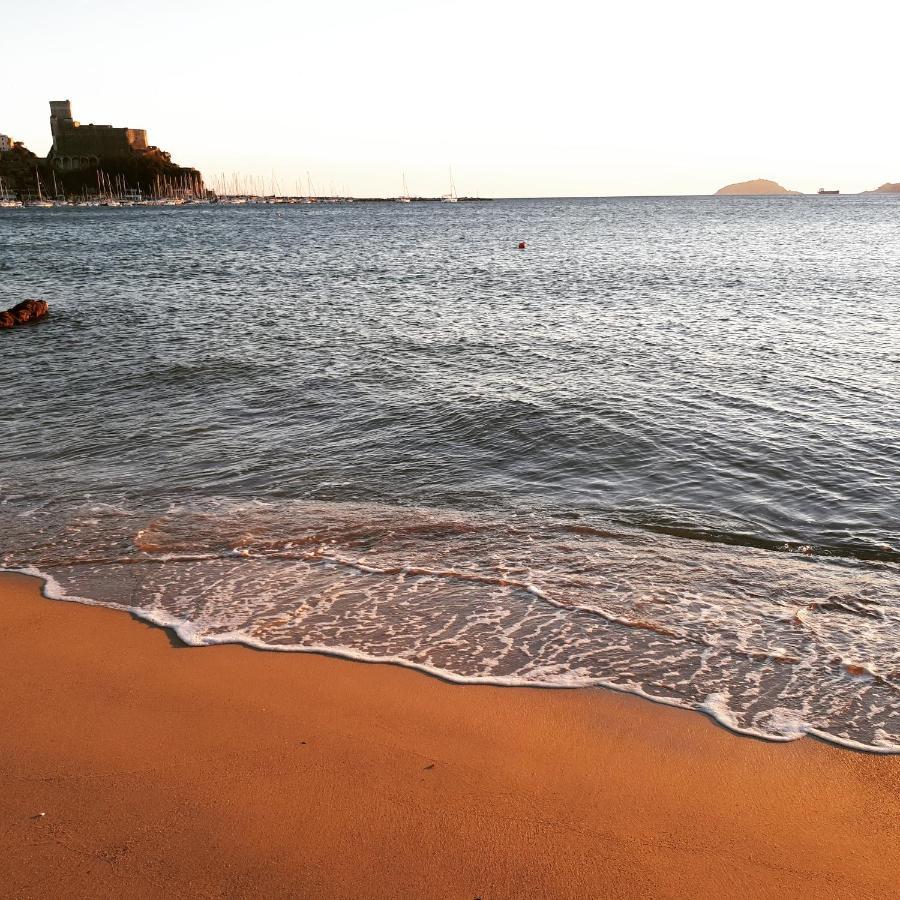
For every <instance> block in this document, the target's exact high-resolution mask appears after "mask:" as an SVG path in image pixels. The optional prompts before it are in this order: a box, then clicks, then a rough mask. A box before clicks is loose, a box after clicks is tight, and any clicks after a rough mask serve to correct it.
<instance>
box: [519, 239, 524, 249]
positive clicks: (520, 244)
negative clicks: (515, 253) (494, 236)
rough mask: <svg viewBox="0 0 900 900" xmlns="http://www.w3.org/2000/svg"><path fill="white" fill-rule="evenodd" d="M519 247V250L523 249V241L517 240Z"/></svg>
mask: <svg viewBox="0 0 900 900" xmlns="http://www.w3.org/2000/svg"><path fill="white" fill-rule="evenodd" d="M519 249H520V250H524V249H525V241H519Z"/></svg>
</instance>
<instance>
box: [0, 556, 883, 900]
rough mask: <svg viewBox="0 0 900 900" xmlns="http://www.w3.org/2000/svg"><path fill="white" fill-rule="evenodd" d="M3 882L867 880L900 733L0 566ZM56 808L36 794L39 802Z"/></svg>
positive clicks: (482, 891)
mask: <svg viewBox="0 0 900 900" xmlns="http://www.w3.org/2000/svg"><path fill="white" fill-rule="evenodd" d="M0 603H2V611H0V679H2V682H0V684H2V687H0V718H2V721H4V722H7V723H10V724H11V727H8V728H5V729H0V752H2V757H0V758H2V761H3V764H2V775H0V778H2V793H0V860H3V862H2V863H0V869H7V870H8V871H5V872H4V871H0V883H3V884H4V885H5V887H4V890H7V891H9V893H10V895H11V896H16V897H30V896H37V895H39V894H44V895H45V894H46V889H47V887H48V886H51V885H53V884H59V883H61V882H63V881H65V883H66V884H67V886H68V890H67V894H68V895H69V896H88V895H93V896H97V895H103V896H108V895H110V894H116V895H126V894H133V895H137V896H163V895H166V894H172V893H178V892H181V893H184V892H189V893H190V894H191V895H193V896H218V895H221V894H223V893H229V894H230V895H237V896H246V895H251V894H259V895H274V896H283V895H286V894H294V895H298V894H299V895H301V896H309V895H315V896H322V897H332V896H333V897H346V896H360V897H370V896H371V897H380V896H394V897H449V896H460V897H466V896H470V897H484V898H485V900H487V898H488V897H491V898H495V897H517V896H526V895H527V896H531V897H588V896H599V895H603V896H638V895H642V896H647V895H653V896H685V895H694V896H697V895H712V894H715V893H720V894H721V893H727V894H731V895H733V894H735V893H737V892H738V891H740V892H741V893H744V894H747V895H748V896H760V897H762V896H771V895H772V893H774V892H775V891H784V892H786V893H787V894H789V895H791V896H814V895H815V896H840V895H849V894H853V895H855V896H861V897H868V896H872V897H875V896H878V895H886V894H888V893H889V891H890V888H891V887H892V886H893V885H895V884H896V883H897V882H898V881H900V851H898V850H897V847H898V844H900V842H898V837H900V824H898V823H900V758H898V757H897V756H889V755H877V754H871V753H866V752H853V751H849V750H847V749H843V748H840V747H837V746H834V745H831V744H827V743H824V742H821V741H819V740H816V739H813V740H809V739H800V740H797V741H794V742H791V743H773V742H769V741H763V740H754V739H748V738H746V737H741V736H738V735H735V734H733V733H731V732H729V731H726V730H725V728H724V727H721V726H719V725H717V724H716V723H715V722H714V721H713V720H711V719H710V718H709V717H708V716H705V715H697V714H696V713H695V712H693V711H690V710H684V709H679V708H675V707H670V706H666V705H662V704H658V703H647V702H646V701H645V700H643V699H642V698H639V697H637V696H635V695H630V694H626V693H619V692H614V691H610V690H598V689H591V688H582V689H580V690H575V689H571V690H552V691H549V690H540V689H534V688H529V687H502V688H500V687H494V686H488V685H459V684H453V683H451V682H448V681H444V680H441V679H438V678H435V677H430V676H428V675H425V674H423V673H421V672H418V671H415V670H413V669H409V668H401V667H398V666H394V665H390V664H384V663H371V662H354V661H350V660H346V659H340V658H337V657H334V656H326V655H320V654H314V653H270V652H260V651H256V652H255V651H254V650H252V649H250V648H248V647H245V646H242V645H234V644H231V645H217V646H205V647H191V646H189V645H185V644H182V643H181V642H180V641H176V638H175V636H174V635H173V634H172V633H171V632H170V631H169V630H168V629H165V628H163V627H158V626H154V625H152V624H149V623H147V622H146V621H145V620H142V619H139V618H138V617H137V616H135V615H134V614H130V613H128V614H123V611H120V610H114V609H111V608H108V607H103V606H90V605H83V604H80V603H77V602H61V601H58V600H52V599H47V598H46V597H44V596H43V595H42V594H41V582H40V581H39V580H38V579H37V578H34V577H32V576H26V575H18V574H10V573H0ZM41 812H44V813H46V815H44V816H39V813H41Z"/></svg>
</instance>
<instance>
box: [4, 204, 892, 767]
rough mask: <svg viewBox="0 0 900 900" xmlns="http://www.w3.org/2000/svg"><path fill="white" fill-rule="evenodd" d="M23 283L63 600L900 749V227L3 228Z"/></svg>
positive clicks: (760, 217)
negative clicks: (594, 690) (598, 688)
mask: <svg viewBox="0 0 900 900" xmlns="http://www.w3.org/2000/svg"><path fill="white" fill-rule="evenodd" d="M520 240H524V241H527V242H528V249H527V250H525V251H522V252H520V251H518V250H516V244H517V243H518V242H519V241H520ZM0 285H2V288H3V294H4V296H5V297H6V300H7V302H6V303H0V306H3V307H6V306H11V305H12V304H13V303H14V302H17V301H18V300H20V299H23V298H25V297H30V296H35V297H42V298H44V299H46V300H48V301H49V303H50V305H51V310H52V317H51V318H50V319H49V320H47V321H46V322H43V323H40V324H37V325H32V326H28V327H23V328H19V329H14V330H11V331H8V332H0V429H2V430H0V437H2V440H0V563H2V564H3V565H5V566H7V567H10V568H26V567H31V569H33V570H38V571H40V572H41V573H43V574H44V575H45V576H46V577H48V578H49V579H50V581H49V582H48V585H49V588H48V589H49V590H50V591H51V592H54V593H55V594H56V595H58V596H66V597H69V598H73V599H81V600H84V601H90V602H98V603H102V604H106V605H121V606H126V607H129V608H133V609H134V610H136V611H137V612H138V613H139V614H140V615H142V616H144V617H145V618H147V619H149V620H152V621H155V622H160V623H165V624H168V625H172V626H174V627H176V628H177V630H178V633H179V634H180V635H181V637H182V638H183V639H184V640H186V641H189V642H191V643H200V644H202V643H215V642H222V641H241V642H244V643H247V644H252V645H254V646H262V647H269V648H273V649H279V650H322V651H327V652H331V653H336V654H342V655H347V656H352V657H357V658H364V659H378V660H390V661H394V662H398V663H402V664H405V665H409V666H413V667H416V668H420V669H423V670H426V671H429V672H435V673H439V674H441V675H442V676H444V677H446V678H450V679H454V680H460V681H485V682H492V683H501V684H535V685H558V686H577V685H595V684H596V685H608V686H612V687H616V688H619V689H623V690H627V691H632V692H636V693H640V694H645V695H648V696H650V697H653V698H656V699H658V700H662V701H664V702H668V703H672V704H675V705H678V706H684V707H691V708H696V709H702V710H704V711H706V712H708V713H710V714H712V715H714V716H716V718H717V719H718V720H719V721H721V722H722V723H723V724H725V725H727V726H729V727H731V728H733V729H735V730H739V731H744V732H748V733H752V734H757V735H763V736H766V737H770V738H774V739H791V738H795V737H798V736H800V735H802V734H804V733H814V734H817V735H820V736H823V737H826V738H828V739H832V740H836V741H839V742H842V743H845V744H849V745H851V746H864V747H868V748H872V749H880V750H893V751H897V750H900V637H898V635H900V486H898V480H897V470H898V461H900V415H898V397H900V293H898V292H900V202H898V201H897V198H894V197H834V198H820V197H788V198H772V199H768V198H757V199H745V198H666V199H653V198H641V199H608V200H534V201H528V200H520V201H497V202H492V203H459V204H455V205H448V204H433V203H413V204H393V203H384V204H360V203H357V204H353V205H335V206H327V205H318V206H306V207H257V208H252V207H247V208H216V207H206V208H201V207H198V208H185V209H140V208H135V209H110V210H104V209H95V210H90V209H85V210H40V209H35V210H0Z"/></svg>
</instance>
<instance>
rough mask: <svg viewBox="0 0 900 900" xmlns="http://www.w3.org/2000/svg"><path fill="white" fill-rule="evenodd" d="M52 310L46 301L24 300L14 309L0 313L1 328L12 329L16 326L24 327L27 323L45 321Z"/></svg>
mask: <svg viewBox="0 0 900 900" xmlns="http://www.w3.org/2000/svg"><path fill="white" fill-rule="evenodd" d="M48 312H50V308H49V307H48V306H47V301H46V300H23V301H22V302H21V303H17V304H16V305H15V306H14V307H13V308H12V309H8V310H7V311H6V312H0V328H12V327H13V326H14V325H24V324H25V323H26V322H34V321H36V320H37V319H43V318H44V316H46V315H47V313H48Z"/></svg>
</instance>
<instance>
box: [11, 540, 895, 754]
mask: <svg viewBox="0 0 900 900" xmlns="http://www.w3.org/2000/svg"><path fill="white" fill-rule="evenodd" d="M319 558H321V557H319ZM2 572H11V573H14V574H19V575H30V576H31V577H33V578H38V579H40V580H41V581H42V583H43V584H42V588H41V593H42V594H43V596H44V597H46V598H47V599H48V600H60V601H63V602H68V603H80V604H83V605H85V606H100V607H106V608H109V609H116V610H120V611H122V612H128V613H131V614H132V615H134V616H136V617H137V618H139V619H141V620H143V621H145V622H149V623H150V624H151V625H156V626H158V627H161V628H168V629H170V630H171V631H173V632H174V633H175V634H176V635H177V636H178V638H179V640H181V641H183V642H184V643H185V644H187V645H188V646H190V647H211V646H221V645H227V644H239V645H242V646H245V647H250V648H252V649H254V650H265V651H268V652H276V653H314V654H317V655H319V656H332V657H336V658H338V659H347V660H352V661H353V662H361V663H377V664H382V665H394V666H402V667H403V668H405V669H412V670H413V671H416V672H424V673H425V674H427V675H431V676H433V677H435V678H439V679H440V680H441V681H446V682H450V683H452V684H459V685H471V686H478V685H482V686H485V687H526V688H541V689H544V690H549V689H553V690H572V689H574V688H585V687H602V688H607V689H608V690H611V691H616V692H617V693H620V694H631V695H633V696H637V697H642V698H644V699H645V700H650V701H651V702H653V703H659V704H661V705H663V706H671V707H674V708H675V709H684V710H690V711H693V712H700V713H703V714H705V715H707V716H709V717H710V718H711V719H713V720H714V721H716V722H717V723H718V724H719V725H721V726H722V727H723V728H725V729H726V730H727V731H731V732H732V733H734V734H740V735H744V736H745V737H751V738H757V739H758V740H762V741H768V742H769V743H776V744H787V743H790V742H791V741H795V740H797V739H799V738H801V737H805V736H810V737H815V738H818V739H819V740H821V741H825V742H826V743H829V744H835V745H837V746H839V747H844V748H846V749H848V750H856V751H859V752H863V753H873V754H877V755H884V756H889V755H894V754H900V745H890V746H883V745H878V744H863V743H861V742H859V741H854V740H852V739H850V738H843V737H839V736H837V735H833V734H830V733H829V732H827V731H822V730H821V729H818V728H814V727H812V726H811V725H808V724H807V723H805V722H804V723H798V727H797V732H796V734H795V735H784V736H782V735H772V734H766V733H765V732H762V731H757V730H756V729H753V728H741V727H740V726H739V725H736V724H735V723H734V721H733V719H732V717H731V715H730V714H729V713H728V712H727V711H726V710H725V709H722V708H721V707H720V705H719V704H718V703H716V702H715V701H714V700H713V699H712V698H710V699H709V700H707V701H706V702H704V703H700V704H696V705H695V704H691V703H686V702H684V701H680V700H675V699H672V698H669V697H657V696H654V695H653V694H648V693H647V692H646V691H645V690H644V689H643V688H641V687H638V686H637V685H622V684H616V683H615V682H611V681H606V680H604V679H601V678H597V679H588V680H583V681H575V680H573V681H571V682H565V681H530V680H528V679H526V678H516V677H511V676H493V677H487V676H485V677H481V676H467V675H457V674H456V673H455V672H450V671H448V670H447V669H439V668H437V667H436V666H429V665H427V664H425V663H416V662H412V661H411V660H408V659H403V658H402V657H398V656H374V655H371V654H367V653H363V652H361V651H359V650H354V649H353V648H352V647H326V646H320V645H305V644H267V643H265V642H264V641H260V640H257V639H256V638H252V637H250V636H249V635H247V634H245V633H243V632H241V631H230V632H226V633H222V634H219V635H215V636H206V637H204V638H200V637H199V636H198V631H197V626H196V624H195V623H193V622H191V621H190V620H188V619H180V618H178V617H176V616H173V615H171V614H169V613H166V612H163V611H161V610H147V609H142V608H141V607H137V606H128V605H126V604H123V603H115V602H102V603H101V602H100V601H98V600H92V599H90V598H89V597H78V596H73V595H69V594H67V593H66V591H65V589H64V588H63V587H62V585H60V584H59V582H57V581H56V579H54V578H53V576H52V575H49V574H48V573H46V572H42V571H41V570H40V569H38V568H36V567H35V566H24V567H22V568H16V569H8V568H4V567H2V566H0V573H2ZM373 572H381V570H378V569H373ZM429 574H431V573H429ZM551 602H552V601H551ZM554 605H558V604H554ZM562 608H564V609H569V608H570V607H562Z"/></svg>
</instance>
